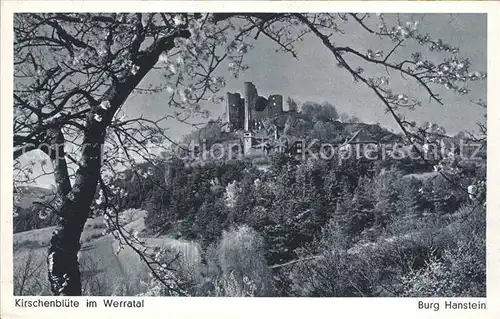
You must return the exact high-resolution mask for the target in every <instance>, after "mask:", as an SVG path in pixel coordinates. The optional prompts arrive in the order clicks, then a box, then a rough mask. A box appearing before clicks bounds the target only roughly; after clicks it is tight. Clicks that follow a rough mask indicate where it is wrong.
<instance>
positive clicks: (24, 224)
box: [13, 186, 56, 233]
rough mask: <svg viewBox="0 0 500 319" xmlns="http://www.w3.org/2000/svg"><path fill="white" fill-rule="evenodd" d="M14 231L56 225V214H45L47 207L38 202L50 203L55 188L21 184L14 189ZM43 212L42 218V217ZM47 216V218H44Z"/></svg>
mask: <svg viewBox="0 0 500 319" xmlns="http://www.w3.org/2000/svg"><path fill="white" fill-rule="evenodd" d="M13 195H14V211H15V215H14V219H13V224H14V225H13V231H14V233H17V232H22V231H28V230H32V229H39V228H44V227H48V226H53V225H55V220H56V218H55V215H53V214H48V215H47V216H45V208H44V206H43V205H41V204H38V203H47V204H48V203H50V202H51V201H52V200H53V199H54V196H55V193H54V190H52V189H49V188H43V187H37V186H19V187H17V188H16V189H15V191H14V194H13ZM40 214H42V218H40ZM43 217H45V218H43Z"/></svg>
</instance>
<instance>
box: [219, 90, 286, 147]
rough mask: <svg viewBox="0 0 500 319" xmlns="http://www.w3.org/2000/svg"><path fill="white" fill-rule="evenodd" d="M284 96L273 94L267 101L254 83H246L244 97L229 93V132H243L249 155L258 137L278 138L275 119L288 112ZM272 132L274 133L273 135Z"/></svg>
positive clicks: (227, 105)
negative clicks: (270, 136) (271, 136)
mask: <svg viewBox="0 0 500 319" xmlns="http://www.w3.org/2000/svg"><path fill="white" fill-rule="evenodd" d="M286 111H287V110H286V106H285V109H284V108H283V96H282V95H279V94H272V95H270V96H269V97H268V98H267V99H266V98H265V97H262V96H259V94H258V92H257V89H256V87H255V85H254V84H253V83H252V82H245V83H244V90H243V97H242V96H241V95H240V93H229V92H228V93H227V99H226V119H225V120H226V122H227V129H226V130H228V131H229V132H234V131H243V146H244V152H245V154H248V152H249V151H250V149H251V148H252V146H253V145H255V137H256V135H260V137H261V139H262V135H266V134H264V133H263V132H265V133H267V135H269V134H271V135H274V137H275V138H277V135H278V127H277V126H276V125H275V123H273V119H275V118H276V117H278V116H279V115H281V114H283V113H284V112H286ZM271 132H272V133H271Z"/></svg>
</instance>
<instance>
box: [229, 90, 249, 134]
mask: <svg viewBox="0 0 500 319" xmlns="http://www.w3.org/2000/svg"><path fill="white" fill-rule="evenodd" d="M244 116H245V115H244V102H243V99H242V98H241V95H240V94H239V93H229V92H228V93H227V99H226V122H227V125H228V130H229V131H230V132H231V131H234V130H241V129H243V122H244Z"/></svg>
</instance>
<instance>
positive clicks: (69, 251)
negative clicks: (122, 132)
mask: <svg viewBox="0 0 500 319" xmlns="http://www.w3.org/2000/svg"><path fill="white" fill-rule="evenodd" d="M90 127H92V125H90ZM93 128H94V130H92V131H90V130H89V133H88V134H87V136H86V138H85V140H84V144H83V145H84V147H83V150H82V158H81V162H80V167H79V169H78V171H77V172H76V178H75V182H74V185H73V187H71V189H70V191H69V192H66V190H67V187H61V185H62V183H66V181H67V183H69V178H68V177H67V171H66V172H65V170H66V165H65V164H66V163H65V160H64V153H61V152H63V150H62V149H60V151H59V153H58V155H57V156H56V157H54V158H52V157H51V159H52V163H53V166H54V173H55V174H54V175H55V177H56V183H57V184H58V189H59V196H60V198H61V200H62V201H61V205H60V207H58V209H57V211H58V220H57V225H56V229H55V230H54V232H53V233H52V238H51V240H50V245H49V250H48V256H47V265H48V277H49V282H50V289H51V291H52V294H54V295H61V296H79V295H81V294H82V285H81V278H80V270H79V264H78V251H79V250H80V237H81V234H82V231H83V228H84V225H85V222H86V220H87V217H88V216H89V211H90V206H91V204H92V201H93V198H94V194H95V191H96V189H97V183H98V181H99V177H100V167H101V143H102V141H103V139H104V133H102V132H103V131H102V130H98V127H95V126H93ZM61 154H62V155H61Z"/></svg>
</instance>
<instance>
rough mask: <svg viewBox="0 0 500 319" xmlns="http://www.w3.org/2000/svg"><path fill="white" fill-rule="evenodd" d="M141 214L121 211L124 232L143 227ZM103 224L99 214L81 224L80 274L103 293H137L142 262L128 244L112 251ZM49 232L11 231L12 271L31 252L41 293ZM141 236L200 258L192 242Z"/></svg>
mask: <svg viewBox="0 0 500 319" xmlns="http://www.w3.org/2000/svg"><path fill="white" fill-rule="evenodd" d="M144 216H145V212H144V211H137V210H130V211H127V212H124V213H123V216H122V222H123V223H122V224H123V225H125V224H126V225H125V228H126V229H127V230H128V231H131V232H134V231H137V232H138V233H140V232H141V231H142V230H143V229H144ZM103 225H104V221H103V219H102V217H99V218H95V219H91V220H89V221H88V222H87V224H86V225H85V229H84V232H83V234H82V250H81V256H80V261H81V264H82V267H81V268H82V276H83V277H84V278H85V277H89V276H92V275H95V276H96V277H94V278H96V279H97V281H98V282H99V283H100V284H102V286H103V287H101V293H102V294H105V295H110V294H128V293H130V294H133V293H138V291H137V289H139V287H138V285H139V284H138V282H139V280H145V279H147V278H148V275H147V268H146V265H145V264H144V263H143V262H141V260H140V257H139V255H137V254H136V253H135V252H134V251H133V250H132V249H131V248H130V247H125V248H124V249H123V250H122V251H120V252H119V253H118V254H116V253H115V251H116V249H117V247H118V243H117V241H116V240H115V239H114V237H113V235H111V234H107V235H103V234H102V231H103ZM52 231H53V227H47V228H43V229H37V230H32V231H27V232H22V233H16V234H14V272H15V273H16V270H18V271H19V270H21V269H23V264H24V263H25V260H26V258H27V257H28V255H29V254H32V255H33V256H34V257H35V263H36V264H37V265H41V267H40V268H39V269H38V270H37V273H36V274H35V276H36V277H37V278H44V280H43V281H44V282H45V287H44V289H43V290H40V289H37V291H39V293H40V294H43V295H48V294H50V293H49V291H48V287H47V283H46V280H45V277H46V273H47V266H46V263H45V256H46V251H47V247H48V243H49V240H50V236H51V233H52ZM144 239H145V241H146V242H147V244H148V245H150V246H159V247H163V248H167V247H168V248H173V249H176V250H180V251H181V252H182V253H183V255H184V256H186V257H185V258H187V259H188V260H190V261H191V262H193V263H198V262H199V261H200V251H199V246H197V245H196V244H194V243H190V242H185V241H179V240H175V239H171V238H168V237H157V238H144ZM127 289H128V290H127Z"/></svg>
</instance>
